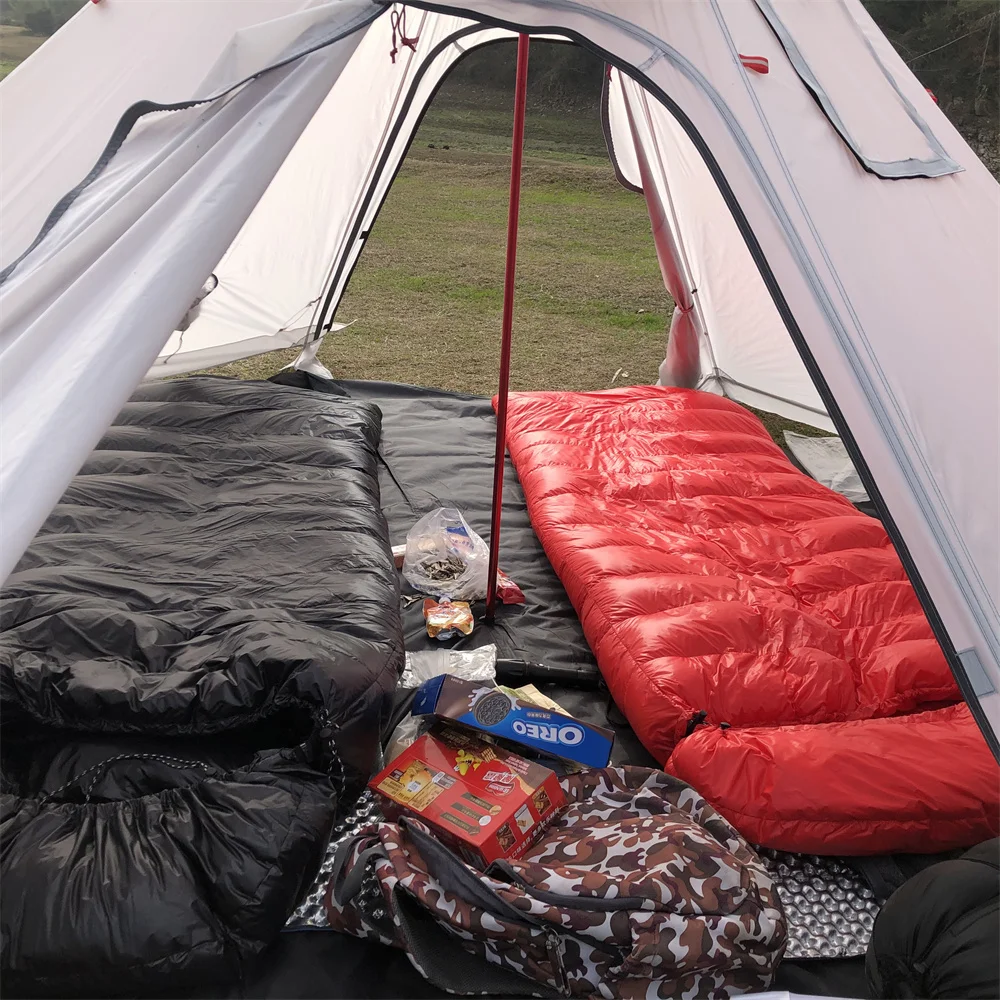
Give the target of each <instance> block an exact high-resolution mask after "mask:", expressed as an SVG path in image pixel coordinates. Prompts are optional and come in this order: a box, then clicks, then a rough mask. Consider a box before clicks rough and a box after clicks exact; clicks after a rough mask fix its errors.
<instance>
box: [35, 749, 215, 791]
mask: <svg viewBox="0 0 1000 1000" xmlns="http://www.w3.org/2000/svg"><path fill="white" fill-rule="evenodd" d="M121 760H155V761H156V762H157V763H159V764H166V765H167V767H176V768H178V769H179V770H187V769H188V768H192V767H200V768H201V769H202V770H203V771H205V772H206V773H208V772H211V770H212V768H210V767H209V766H208V765H207V764H203V763H202V762H201V761H198V760H181V759H180V758H179V757H167V756H164V755H163V754H159V753H121V754H118V756H117V757H109V758H108V759H107V760H102V761H101V762H100V764H95V765H94V766H93V767H88V768H87V769H86V770H84V771H81V772H80V773H79V774H78V775H76V776H75V777H73V778H70V780H69V781H67V782H66V783H65V784H64V785H60V786H59V787H58V788H57V789H56V790H55V791H54V792H49V794H48V795H46V796H45V797H44V798H43V799H42V802H43V803H45V802H48V801H49V800H51V799H54V798H55V797H56V796H57V795H60V794H62V793H63V792H64V791H66V789H67V788H69V787H70V786H71V785H75V784H76V783H77V782H78V781H79V780H80V779H81V778H85V777H86V776H87V775H88V774H93V775H94V777H93V780H92V781H91V782H90V784H89V785H88V786H87V790H86V791H85V792H84V798H83V801H84V802H89V801H90V797H91V795H93V794H94V789H95V788H96V787H97V782H98V781H100V779H101V774H102V772H103V771H104V770H105V769H106V768H108V767H110V766H111V765H112V764H117V763H118V761H121Z"/></svg>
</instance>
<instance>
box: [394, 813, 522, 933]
mask: <svg viewBox="0 0 1000 1000" xmlns="http://www.w3.org/2000/svg"><path fill="white" fill-rule="evenodd" d="M399 825H400V826H401V827H403V829H405V830H406V833H407V836H408V837H409V838H410V840H411V841H412V842H413V845H414V846H415V847H416V848H417V850H418V851H420V856H421V857H422V858H423V859H424V862H425V863H426V865H427V873H428V874H429V875H433V876H434V878H435V879H437V881H438V882H439V883H440V884H441V886H442V888H444V889H445V890H446V891H447V892H451V893H454V894H455V895H456V896H458V897H459V898H461V899H464V900H465V901H466V902H468V903H472V904H473V905H474V906H478V907H479V908H480V909H481V910H484V911H485V912H487V913H489V914H491V915H493V916H494V917H501V918H503V919H504V920H509V921H511V922H512V923H518V924H522V925H523V924H530V925H531V926H533V927H540V926H541V924H540V923H539V922H538V921H535V920H532V919H531V917H530V916H529V915H528V914H527V913H524V912H523V911H522V910H519V909H518V908H517V907H516V906H512V905H511V904H510V903H508V902H507V900H505V899H502V898H501V897H500V896H498V895H497V894H496V893H495V892H494V891H493V890H492V889H491V888H490V887H489V886H488V885H487V884H486V883H485V882H483V881H482V879H480V878H477V877H476V876H475V875H474V874H473V873H472V872H471V871H470V870H469V868H468V866H467V865H466V864H465V863H464V862H463V861H462V860H461V858H459V857H458V856H457V855H456V854H454V853H453V852H452V851H451V850H449V849H448V848H447V847H445V845H444V844H442V843H441V841H439V840H436V839H435V838H434V837H431V836H429V835H428V834H426V833H424V831H423V830H421V829H420V828H419V827H417V826H414V825H413V824H412V823H410V822H408V821H407V818H406V817H405V816H403V817H401V818H400V820H399Z"/></svg>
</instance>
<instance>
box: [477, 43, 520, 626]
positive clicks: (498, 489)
mask: <svg viewBox="0 0 1000 1000" xmlns="http://www.w3.org/2000/svg"><path fill="white" fill-rule="evenodd" d="M528 41H529V39H528V36H527V35H518V36H517V82H516V84H515V87H514V140H513V144H512V149H511V154H510V201H509V203H508V206H507V265H506V268H505V270H504V277H503V327H502V334H501V339H500V387H499V389H498V390H497V447H496V454H495V456H494V459H493V510H492V516H491V519H490V565H489V570H488V571H487V572H488V575H487V578H486V622H487V624H490V625H492V624H493V619H494V616H495V614H496V603H497V567H498V566H499V564H500V512H501V511H502V510H503V467H504V454H505V453H506V451H507V390H508V387H509V384H510V338H511V330H512V329H513V325H514V271H515V270H516V266H517V220H518V213H519V211H520V208H521V154H522V152H523V151H524V106H525V102H526V100H527V97H528Z"/></svg>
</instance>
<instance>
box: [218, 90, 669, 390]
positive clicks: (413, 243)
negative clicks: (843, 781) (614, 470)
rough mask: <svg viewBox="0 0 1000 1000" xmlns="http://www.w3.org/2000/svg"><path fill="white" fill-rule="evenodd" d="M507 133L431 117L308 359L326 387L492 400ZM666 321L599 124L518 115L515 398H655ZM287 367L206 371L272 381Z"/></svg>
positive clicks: (457, 113) (446, 109) (462, 108)
mask: <svg viewBox="0 0 1000 1000" xmlns="http://www.w3.org/2000/svg"><path fill="white" fill-rule="evenodd" d="M510 128H511V116H510V114H509V112H505V111H500V110H496V109H491V108H489V107H487V108H485V109H482V110H474V109H471V108H470V107H468V106H467V105H466V104H463V103H447V102H440V101H439V102H438V103H437V104H436V105H435V106H434V107H432V109H431V110H430V111H429V113H428V114H427V116H426V118H425V120H424V122H423V124H422V125H421V128H420V130H419V132H418V135H417V137H416V139H415V140H414V143H413V146H412V148H411V150H410V153H409V155H408V157H407V159H406V162H405V164H404V166H403V169H402V170H401V171H400V174H399V176H398V178H397V179H396V183H395V184H394V185H393V188H392V191H391V193H390V195H389V198H388V200H387V202H386V204H385V206H384V208H383V210H382V213H381V215H380V217H379V219H378V222H377V224H376V226H375V228H374V230H373V232H372V235H371V237H370V238H369V241H368V246H367V247H366V249H365V252H364V254H363V255H362V257H361V261H360V263H359V265H358V268H357V270H356V271H355V273H354V276H353V278H352V280H351V284H350V286H349V288H348V291H347V294H346V296H345V298H344V301H343V303H342V304H341V307H340V309H339V311H338V315H337V318H338V319H339V320H341V321H351V320H354V321H355V323H354V325H353V326H351V327H350V328H349V329H347V330H344V331H342V332H340V333H335V334H330V335H328V336H327V338H326V343H325V344H324V345H323V347H322V349H321V350H320V358H321V360H323V362H324V363H325V364H326V365H327V366H328V367H329V368H330V369H331V370H332V371H334V372H335V373H336V374H337V375H340V376H344V377H350V378H376V379H390V380H395V381H408V382H415V383H418V384H422V385H431V386H438V387H442V388H449V389H459V390H464V391H468V392H477V393H491V392H493V391H494V390H495V389H496V378H497V364H498V356H499V339H500V337H499V333H500V324H501V312H502V305H503V296H502V289H503V271H504V250H505V239H506V222H507V197H508V184H509V170H510V152H509V149H510ZM444 146H448V147H449V148H448V149H444V148H443V147H444ZM672 309H673V304H672V302H671V300H670V297H669V295H667V293H666V291H665V290H664V287H663V281H662V279H661V277H660V272H659V267H658V265H657V262H656V254H655V251H654V249H653V244H652V239H651V237H650V232H649V220H648V217H647V215H646V209H645V206H644V203H643V201H642V199H641V198H640V197H638V196H637V195H635V194H632V193H630V192H628V191H625V190H624V189H622V188H621V187H620V186H619V184H618V183H617V181H616V180H615V177H614V174H613V172H612V169H611V166H610V163H609V162H608V159H607V155H606V153H605V152H604V147H603V138H602V136H601V131H600V122H599V120H598V118H597V114H596V112H593V113H592V114H586V113H576V114H568V113H562V112H560V113H558V114H557V113H552V112H546V111H544V110H535V109H531V110H529V118H528V129H527V134H526V152H525V164H524V179H523V189H522V200H521V225H520V239H519V243H518V272H517V295H516V299H515V312H514V350H513V360H512V371H511V384H512V386H513V387H514V388H515V389H572V388H580V389H596V388H602V387H605V386H609V385H611V384H613V382H614V381H615V375H616V373H618V378H617V382H618V383H620V382H621V381H622V380H628V381H637V382H638V381H642V382H652V381H654V380H655V377H656V370H657V366H658V365H659V362H660V360H661V359H662V357H663V350H664V344H665V337H666V329H667V326H668V324H669V320H670V315H671V311H672ZM294 353H295V352H294V351H287V352H281V353H280V354H278V355H268V356H265V357H261V358H253V359H249V360H247V361H243V362H237V363H236V364H232V365H226V366H225V367H224V368H222V369H219V371H221V372H225V373H226V374H238V375H243V376H264V375H270V374H271V373H273V372H274V371H275V370H276V369H277V368H278V367H280V366H281V364H284V363H287V361H288V360H290V359H291V358H292V357H293V356H294ZM626 373H627V374H626Z"/></svg>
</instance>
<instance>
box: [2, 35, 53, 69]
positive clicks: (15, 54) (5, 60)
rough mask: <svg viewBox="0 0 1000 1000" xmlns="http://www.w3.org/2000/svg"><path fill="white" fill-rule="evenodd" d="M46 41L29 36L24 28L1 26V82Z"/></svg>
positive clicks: (36, 36)
mask: <svg viewBox="0 0 1000 1000" xmlns="http://www.w3.org/2000/svg"><path fill="white" fill-rule="evenodd" d="M44 41H45V39H44V38H42V37H39V36H38V35H29V34H28V33H27V32H26V31H25V30H24V28H20V27H16V26H14V25H10V24H0V80H2V79H3V78H4V77H5V76H6V75H7V74H8V73H10V72H11V70H13V69H14V67H15V66H17V65H18V63H21V62H24V60H25V59H27V58H28V56H30V55H31V53H32V52H34V51H35V49H37V48H38V47H39V46H40V45H41V44H42V42H44Z"/></svg>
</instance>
